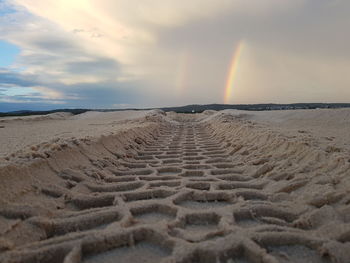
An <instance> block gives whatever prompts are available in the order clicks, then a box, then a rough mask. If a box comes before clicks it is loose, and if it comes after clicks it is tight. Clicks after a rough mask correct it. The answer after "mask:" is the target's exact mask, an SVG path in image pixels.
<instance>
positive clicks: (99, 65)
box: [65, 58, 119, 77]
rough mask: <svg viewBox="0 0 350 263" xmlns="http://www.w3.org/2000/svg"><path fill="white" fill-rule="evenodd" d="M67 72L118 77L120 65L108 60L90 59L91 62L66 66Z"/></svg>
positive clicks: (72, 63)
mask: <svg viewBox="0 0 350 263" xmlns="http://www.w3.org/2000/svg"><path fill="white" fill-rule="evenodd" d="M65 70H67V71H68V72H70V73H73V74H87V75H89V74H96V75H98V76H110V75H112V76H114V77H115V76H116V75H117V73H118V71H119V63H118V62H117V61H115V60H114V59H108V58H89V61H80V62H79V61H77V62H70V63H66V64H65Z"/></svg>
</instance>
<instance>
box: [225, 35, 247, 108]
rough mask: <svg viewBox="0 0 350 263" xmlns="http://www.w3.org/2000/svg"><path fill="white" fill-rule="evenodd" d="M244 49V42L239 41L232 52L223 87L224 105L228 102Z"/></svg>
mask: <svg viewBox="0 0 350 263" xmlns="http://www.w3.org/2000/svg"><path fill="white" fill-rule="evenodd" d="M243 47H244V42H243V41H240V42H239V43H238V45H237V46H236V48H235V51H234V52H233V55H232V59H231V63H230V67H229V71H228V75H227V79H226V86H225V94H224V103H225V104H227V103H229V102H230V99H231V96H232V91H233V88H234V85H235V78H236V77H237V71H238V66H239V61H240V59H241V56H242V51H243Z"/></svg>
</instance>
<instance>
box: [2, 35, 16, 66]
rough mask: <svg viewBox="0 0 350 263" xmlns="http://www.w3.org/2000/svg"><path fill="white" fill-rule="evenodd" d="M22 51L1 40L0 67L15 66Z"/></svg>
mask: <svg viewBox="0 0 350 263" xmlns="http://www.w3.org/2000/svg"><path fill="white" fill-rule="evenodd" d="M19 52H20V49H19V48H18V47H17V46H15V45H12V44H10V43H8V42H6V41H3V40H0V67H8V66H10V65H12V64H13V62H14V61H15V59H16V57H17V55H18V54H19Z"/></svg>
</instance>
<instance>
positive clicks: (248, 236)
mask: <svg viewBox="0 0 350 263" xmlns="http://www.w3.org/2000/svg"><path fill="white" fill-rule="evenodd" d="M0 126H1V127H2V128H0V180H1V184H0V262H65V263H68V262H181V263H185V262H213V263H216V262H253V263H255V262H256V263H257V262H264V263H273V262H344V263H346V262H350V193H349V192H350V154H349V153H350V135H349V134H350V109H339V110H334V109H329V110H328V109H326V110H325V109H323V110H318V109H317V110H294V111H268V112H251V111H237V110H225V111H220V112H216V111H205V112H203V113H201V114H176V113H172V112H170V113H167V114H166V113H164V112H162V111H159V110H155V111H124V112H108V113H100V112H87V113H84V114H81V115H76V116H72V115H70V114H66V113H55V114H51V115H44V116H34V117H25V118H1V119H0Z"/></svg>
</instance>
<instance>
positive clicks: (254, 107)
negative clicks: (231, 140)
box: [0, 103, 350, 117]
mask: <svg viewBox="0 0 350 263" xmlns="http://www.w3.org/2000/svg"><path fill="white" fill-rule="evenodd" d="M318 108H319V109H336V108H350V103H293V104H273V103H267V104H203V105H201V104H193V105H186V106H179V107H161V108H128V109H55V110H47V111H31V110H19V111H11V112H0V117H9V116H29V115H44V114H50V113H55V112H70V113H72V114H74V115H76V114H81V113H84V112H87V111H101V112H108V111H125V110H151V109H161V110H164V111H166V112H169V111H174V112H177V113H193V112H195V113H200V112H203V111H205V110H216V111H220V110H226V109H236V110H251V111H267V110H295V109H318Z"/></svg>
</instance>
